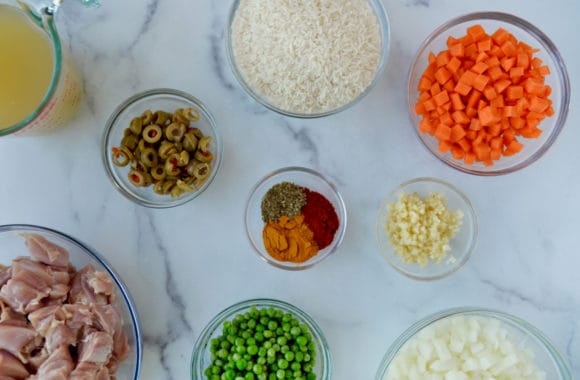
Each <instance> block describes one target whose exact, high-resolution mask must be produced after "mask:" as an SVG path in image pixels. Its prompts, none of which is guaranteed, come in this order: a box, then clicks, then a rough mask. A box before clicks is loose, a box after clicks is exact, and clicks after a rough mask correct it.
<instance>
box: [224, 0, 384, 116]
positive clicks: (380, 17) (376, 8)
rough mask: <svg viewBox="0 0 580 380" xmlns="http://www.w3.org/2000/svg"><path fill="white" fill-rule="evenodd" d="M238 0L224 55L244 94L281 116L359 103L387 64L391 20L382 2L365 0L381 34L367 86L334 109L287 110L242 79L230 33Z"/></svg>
mask: <svg viewBox="0 0 580 380" xmlns="http://www.w3.org/2000/svg"><path fill="white" fill-rule="evenodd" d="M240 1H242V0H233V2H232V5H231V7H230V10H229V13H228V19H227V22H226V25H225V37H226V38H225V40H226V52H227V54H226V55H227V58H228V62H229V66H230V69H231V71H232V72H233V74H234V77H235V78H236V80H237V82H238V83H239V85H240V86H241V87H242V88H243V89H244V91H245V92H246V94H248V95H250V97H252V98H253V99H254V100H255V101H256V102H258V103H259V104H261V105H263V106H264V107H266V108H268V109H270V110H271V111H274V112H276V113H278V114H280V115H283V116H289V117H294V118H298V119H316V118H321V117H325V116H330V115H334V114H336V113H339V112H342V111H344V110H346V109H348V108H351V107H353V106H354V105H356V104H357V103H359V102H360V101H361V100H362V99H363V98H365V97H366V95H368V94H369V93H370V92H371V91H372V89H373V88H374V87H375V86H376V85H377V83H378V81H379V79H380V77H381V75H382V72H383V70H384V68H385V66H386V64H387V61H388V58H389V52H390V50H391V22H390V18H389V14H388V12H387V10H386V8H385V6H384V5H383V3H382V2H381V1H380V0H367V2H368V3H369V5H370V7H371V8H372V10H373V13H374V15H375V16H376V18H377V22H378V24H379V32H380V34H381V40H382V44H381V59H380V61H379V64H378V66H377V69H376V71H375V74H374V77H373V79H372V80H371V82H370V83H369V85H368V86H367V88H365V89H364V91H362V92H361V93H360V94H358V95H357V96H356V97H355V98H354V99H352V100H351V101H349V102H348V103H346V104H343V105H342V106H340V107H337V108H335V109H331V110H326V111H322V112H314V113H300V112H292V111H289V110H284V109H282V108H278V107H276V106H275V105H273V104H271V103H269V102H268V101H267V100H266V99H264V98H263V97H262V96H261V95H259V94H258V92H257V91H254V90H253V89H252V87H251V86H250V84H249V83H247V81H246V80H245V79H244V76H243V75H242V73H241V71H240V70H239V67H238V65H237V63H236V59H235V54H234V50H233V43H232V35H231V34H232V24H233V22H234V19H235V16H236V11H237V9H238V6H239V4H240Z"/></svg>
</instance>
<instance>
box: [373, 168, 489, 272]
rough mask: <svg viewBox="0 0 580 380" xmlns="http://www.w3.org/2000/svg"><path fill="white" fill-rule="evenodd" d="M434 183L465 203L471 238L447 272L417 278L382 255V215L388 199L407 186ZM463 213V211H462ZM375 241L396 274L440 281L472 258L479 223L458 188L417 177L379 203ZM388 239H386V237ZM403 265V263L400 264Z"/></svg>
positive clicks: (463, 194) (434, 179)
mask: <svg viewBox="0 0 580 380" xmlns="http://www.w3.org/2000/svg"><path fill="white" fill-rule="evenodd" d="M421 182H423V183H427V184H429V183H436V184H439V185H442V186H443V187H444V188H446V189H448V190H449V191H450V192H452V193H455V194H456V195H458V196H459V198H460V199H461V200H462V201H463V202H464V203H465V205H466V206H467V207H466V209H467V211H468V212H469V215H470V216H471V220H472V223H471V228H472V230H473V237H472V238H471V240H470V242H469V245H468V247H467V248H466V253H465V255H463V257H462V258H461V259H460V260H457V261H456V262H455V263H454V264H453V265H452V266H450V268H449V270H448V271H445V272H443V273H441V274H439V275H434V276H417V275H415V274H412V273H409V272H407V271H405V270H404V269H403V268H402V267H401V266H400V265H399V263H397V262H393V260H391V259H390V258H389V256H388V255H386V254H384V253H383V249H382V247H383V245H382V244H381V234H384V227H383V214H384V213H386V212H387V210H388V206H389V204H390V203H391V202H389V200H390V199H396V198H397V196H398V194H399V192H401V191H404V189H405V188H406V187H407V186H409V185H413V184H416V183H421ZM462 211H463V212H464V210H462ZM385 216H386V214H385ZM375 228H376V239H377V245H378V247H379V253H380V254H381V256H382V257H383V258H384V259H385V260H386V261H387V262H388V263H389V264H390V265H391V267H393V268H394V269H395V270H396V271H397V272H399V273H401V274H402V275H404V276H406V277H409V278H412V279H413V280H418V281H434V280H441V279H443V278H446V277H448V276H450V275H451V274H453V273H455V272H457V271H458V270H459V269H461V268H463V266H465V264H466V263H467V261H469V258H470V257H471V256H472V254H473V251H475V248H476V246H477V240H478V236H479V223H478V218H477V212H476V211H475V208H474V207H473V204H472V203H471V201H470V200H469V198H468V197H467V195H465V193H464V192H463V191H461V190H460V189H459V188H457V187H456V186H455V185H453V184H451V183H450V182H447V181H445V180H443V179H440V178H435V177H418V178H413V179H410V180H408V181H405V182H403V183H401V184H400V185H398V186H397V187H396V188H394V189H393V190H392V191H391V192H389V194H388V195H387V196H386V197H385V199H384V200H383V201H382V202H381V206H380V207H379V211H378V214H377V219H376V227H375ZM387 239H388V237H387ZM401 264H404V263H401Z"/></svg>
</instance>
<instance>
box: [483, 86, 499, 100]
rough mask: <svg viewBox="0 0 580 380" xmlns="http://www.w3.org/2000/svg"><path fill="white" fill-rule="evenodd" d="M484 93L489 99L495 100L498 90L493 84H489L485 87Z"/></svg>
mask: <svg viewBox="0 0 580 380" xmlns="http://www.w3.org/2000/svg"><path fill="white" fill-rule="evenodd" d="M483 95H484V96H485V97H486V98H487V100H493V99H495V98H496V97H497V92H496V91H495V88H493V87H492V86H487V87H486V88H484V89H483Z"/></svg>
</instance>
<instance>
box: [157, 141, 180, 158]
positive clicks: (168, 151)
mask: <svg viewBox="0 0 580 380" xmlns="http://www.w3.org/2000/svg"><path fill="white" fill-rule="evenodd" d="M157 152H158V153H159V158H161V159H162V160H167V157H169V156H171V155H172V154H174V153H177V149H176V148H175V145H174V144H172V143H170V142H169V141H162V142H161V145H160V146H159V149H158V150H157Z"/></svg>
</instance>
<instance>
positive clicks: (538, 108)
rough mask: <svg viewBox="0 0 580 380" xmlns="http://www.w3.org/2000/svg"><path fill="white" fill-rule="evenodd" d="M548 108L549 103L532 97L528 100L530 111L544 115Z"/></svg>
mask: <svg viewBox="0 0 580 380" xmlns="http://www.w3.org/2000/svg"><path fill="white" fill-rule="evenodd" d="M548 107H550V101H549V100H546V99H544V98H539V97H537V96H534V97H532V98H531V99H530V111H531V112H538V113H544V112H545V111H546V110H547V109H548Z"/></svg>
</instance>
